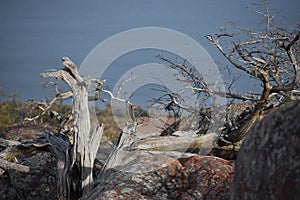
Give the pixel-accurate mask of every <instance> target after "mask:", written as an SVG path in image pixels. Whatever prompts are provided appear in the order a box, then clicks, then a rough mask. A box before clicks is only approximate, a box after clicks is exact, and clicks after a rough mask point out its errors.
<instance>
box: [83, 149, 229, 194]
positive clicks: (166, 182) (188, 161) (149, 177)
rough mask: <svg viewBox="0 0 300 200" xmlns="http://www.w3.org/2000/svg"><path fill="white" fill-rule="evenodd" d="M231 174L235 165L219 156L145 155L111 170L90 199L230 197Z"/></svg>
mask: <svg viewBox="0 0 300 200" xmlns="http://www.w3.org/2000/svg"><path fill="white" fill-rule="evenodd" d="M232 176H233V165H232V164H231V163H230V162H228V161H226V160H223V159H221V158H217V157H211V156H193V157H189V158H182V159H178V160H176V159H174V158H171V157H167V156H164V155H152V154H149V155H146V154H143V156H141V157H140V158H137V157H136V159H135V160H132V161H131V162H129V164H127V165H124V166H122V167H121V168H118V169H115V170H111V171H110V173H109V176H106V178H105V180H104V181H102V182H101V185H99V186H98V187H96V188H95V189H94V191H93V192H92V195H91V196H90V197H89V199H228V198H229V187H230V183H231V182H232Z"/></svg>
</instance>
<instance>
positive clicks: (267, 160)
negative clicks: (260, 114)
mask: <svg viewBox="0 0 300 200" xmlns="http://www.w3.org/2000/svg"><path fill="white" fill-rule="evenodd" d="M299 152H300V102H296V103H292V104H289V105H287V106H285V107H284V108H281V109H279V110H276V111H274V112H273V113H271V114H270V115H268V116H267V117H265V118H264V119H263V120H262V121H260V122H259V123H257V124H256V125H255V127H254V128H253V129H252V130H251V131H250V133H249V135H248V136H247V138H246V139H245V141H244V142H243V144H242V147H241V150H240V152H239V154H238V157H237V160H236V166H235V173H234V182H233V184H232V188H231V199H253V200H254V199H255V200H256V199H299V197H300V153H299Z"/></svg>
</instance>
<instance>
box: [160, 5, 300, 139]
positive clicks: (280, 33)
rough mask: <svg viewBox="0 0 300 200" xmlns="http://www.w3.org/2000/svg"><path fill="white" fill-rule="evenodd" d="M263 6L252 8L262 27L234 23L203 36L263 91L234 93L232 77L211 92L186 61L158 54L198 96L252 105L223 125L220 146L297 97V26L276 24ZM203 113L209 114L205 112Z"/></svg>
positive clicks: (299, 84) (299, 77)
mask: <svg viewBox="0 0 300 200" xmlns="http://www.w3.org/2000/svg"><path fill="white" fill-rule="evenodd" d="M263 8H264V11H263V12H258V11H255V12H256V13H258V14H260V15H262V17H263V20H264V22H265V23H264V25H265V26H263V27H262V28H261V30H242V29H240V28H238V27H235V26H233V27H231V28H234V29H235V30H237V31H236V32H234V30H230V31H228V28H222V30H221V32H220V33H219V34H216V35H215V36H211V35H207V36H206V38H207V39H208V40H209V41H210V42H211V43H212V44H213V45H214V46H215V47H216V48H217V49H218V51H219V52H220V53H221V54H222V55H223V56H224V57H225V59H226V60H227V61H229V62H230V63H231V67H233V68H235V69H237V70H240V71H242V72H243V73H245V74H247V75H248V76H250V77H251V78H253V79H256V80H257V81H259V82H260V83H261V87H262V92H258V93H254V92H251V93H249V92H248V93H235V92H233V91H232V89H231V88H232V86H234V83H235V80H236V79H235V78H233V81H232V82H231V83H229V84H228V88H227V91H226V92H220V91H214V90H212V89H209V87H207V85H206V83H205V81H204V79H203V77H201V76H199V75H197V74H195V73H194V71H193V70H192V68H189V67H188V66H187V65H185V63H183V64H177V63H176V62H174V61H172V60H171V59H166V58H165V57H163V56H159V58H160V59H161V60H163V61H165V62H166V63H167V64H168V65H169V66H170V67H171V68H173V69H176V70H177V71H178V73H180V74H181V75H183V77H184V79H183V81H185V82H188V83H190V85H191V86H190V89H193V90H194V91H195V92H198V94H199V96H200V94H202V95H203V96H204V97H202V98H203V99H204V100H205V98H208V97H209V96H210V94H215V95H219V96H222V97H226V98H228V99H232V100H240V101H244V102H245V101H247V102H251V103H252V104H253V108H252V109H251V110H249V112H247V113H246V114H245V113H244V114H243V116H239V118H241V117H243V119H240V120H238V121H239V123H235V124H234V123H231V124H230V125H228V126H225V127H224V130H223V133H222V135H221V137H220V139H219V142H218V143H219V144H220V145H229V144H234V143H237V142H239V141H241V140H242V139H243V138H244V137H245V136H246V135H247V133H248V132H249V130H250V129H251V128H252V127H253V125H254V124H255V123H256V122H257V121H258V120H260V119H261V118H263V117H264V116H265V115H266V114H268V113H269V112H270V111H272V110H273V109H276V108H277V107H280V106H282V105H283V104H285V103H286V102H289V101H291V100H295V99H298V100H299V98H300V96H299V95H300V90H299V87H300V69H299V56H300V48H299V47H300V42H299V40H300V31H299V27H298V28H294V29H289V28H285V27H280V26H277V25H276V24H275V16H271V14H270V12H269V9H268V5H267V3H266V2H265V3H264V4H263ZM199 103H201V102H199ZM181 107H182V108H183V107H184V106H181ZM199 114H200V113H199ZM203 114H204V116H205V115H206V116H208V114H205V113H203ZM211 123H212V122H211Z"/></svg>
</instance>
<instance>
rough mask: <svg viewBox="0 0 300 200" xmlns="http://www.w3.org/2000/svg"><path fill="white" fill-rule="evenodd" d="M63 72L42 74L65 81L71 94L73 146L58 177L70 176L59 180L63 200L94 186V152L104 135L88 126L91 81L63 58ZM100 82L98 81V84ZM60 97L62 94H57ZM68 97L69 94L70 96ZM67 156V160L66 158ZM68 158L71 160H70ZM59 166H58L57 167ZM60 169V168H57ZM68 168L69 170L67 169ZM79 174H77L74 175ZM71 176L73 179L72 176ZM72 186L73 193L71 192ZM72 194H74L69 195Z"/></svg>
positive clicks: (99, 127) (81, 193)
mask: <svg viewBox="0 0 300 200" xmlns="http://www.w3.org/2000/svg"><path fill="white" fill-rule="evenodd" d="M62 60H63V65H64V66H65V69H62V70H59V71H55V72H46V73H42V74H41V76H42V77H43V78H57V79H62V80H63V81H64V82H66V83H67V84H68V85H69V87H70V88H71V91H72V96H73V107H72V114H73V118H74V122H73V130H74V135H73V145H72V148H70V149H69V151H67V152H65V153H66V154H67V155H66V156H65V159H66V160H65V161H63V160H61V162H64V165H62V167H63V168H64V170H62V171H64V172H66V171H67V172H68V173H67V174H66V173H62V174H61V176H69V177H70V181H69V179H68V178H66V177H61V180H64V182H66V183H61V186H60V187H66V188H64V189H63V190H62V191H63V192H62V193H63V194H61V195H62V198H64V199H68V198H70V196H74V194H75V197H80V196H81V197H84V196H86V195H87V194H88V193H89V192H90V191H91V190H92V189H93V187H94V181H93V166H94V160H95V157H96V153H97V151H98V148H99V144H100V139H101V136H102V133H103V126H102V125H95V126H94V127H91V120H90V113H89V106H88V95H89V93H88V92H89V86H90V83H91V82H92V81H94V80H92V79H85V78H82V77H81V76H80V75H79V74H78V71H77V67H76V65H75V64H74V63H73V62H72V61H71V60H70V59H69V58H67V57H64V58H63V59H62ZM97 83H99V82H97ZM59 95H61V96H63V94H59ZM69 96H70V95H69ZM69 155H70V157H69ZM67 159H70V160H69V161H68V160H67ZM58 165H59V164H58ZM58 167H60V166H58ZM68 168H69V169H68ZM78 171H79V174H78V173H76V172H78ZM71 174H72V176H71ZM71 185H72V188H73V190H75V191H73V190H71V189H70V188H71ZM71 191H72V192H74V194H71Z"/></svg>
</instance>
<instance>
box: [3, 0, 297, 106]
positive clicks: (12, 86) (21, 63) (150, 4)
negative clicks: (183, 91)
mask: <svg viewBox="0 0 300 200" xmlns="http://www.w3.org/2000/svg"><path fill="white" fill-rule="evenodd" d="M247 7H249V8H247ZM270 7H271V8H272V9H273V10H274V13H275V12H277V11H279V12H280V14H281V15H282V16H285V17H286V18H287V19H288V20H287V22H285V23H288V24H291V25H294V24H295V23H296V22H299V19H300V14H299V12H298V8H299V1H296V0H288V1H280V0H274V1H271V5H270ZM256 8H257V9H258V7H257V6H256V5H254V4H253V1H250V0H246V1H239V0H232V1H230V3H229V1H223V0H212V1H198V0H190V1H182V0H173V1H157V0H154V1H148V0H128V1H116V0H112V1H103V0H99V1H96V0H88V1H79V0H76V1H71V0H66V1H58V0H51V1H50V0H45V1H40V0H28V1H17V0H12V1H1V2H0V86H2V87H4V89H5V90H6V91H8V92H10V93H15V94H17V95H18V97H19V98H20V99H21V100H23V101H25V100H27V99H32V98H33V99H37V100H39V99H45V98H51V96H52V95H53V90H51V89H44V88H43V87H42V84H43V83H44V82H46V80H42V79H41V78H40V77H39V74H40V73H41V72H43V71H45V70H46V69H49V68H53V69H59V68H61V67H62V65H61V61H60V58H61V57H62V56H69V57H70V58H71V59H72V60H73V61H74V62H75V63H76V64H77V65H78V66H80V65H81V63H82V62H83V60H84V59H85V57H86V56H87V55H88V54H89V52H90V51H91V50H93V48H94V47H95V46H96V45H98V44H99V43H100V42H102V41H104V40H105V39H107V38H109V37H110V36H112V35H114V34H117V33H120V32H122V31H126V30H129V29H132V28H139V27H163V28H168V29H172V30H176V31H179V32H181V33H183V34H186V35H188V36H189V37H191V38H193V39H194V40H196V41H197V42H198V43H199V44H201V45H202V46H203V47H204V48H205V49H206V50H207V52H208V53H209V54H210V55H211V57H212V58H213V59H214V60H215V61H224V59H223V58H222V56H221V55H220V53H218V52H217V50H216V49H215V48H214V47H213V46H212V45H211V44H210V43H209V42H208V41H207V40H206V39H205V37H204V36H205V35H207V34H212V35H213V34H214V33H217V32H218V31H219V28H220V27H222V26H224V25H226V24H228V23H229V22H235V23H236V24H238V25H240V26H242V27H244V28H257V25H258V24H259V23H260V21H259V20H260V19H259V16H258V15H257V14H255V13H253V12H252V11H251V9H256ZM172 42H174V41H172ZM160 53H162V52H161V51H155V50H141V51H136V52H132V53H130V54H127V55H124V56H122V57H120V58H119V59H118V60H116V62H114V63H113V64H112V66H111V67H110V68H109V70H108V71H107V72H106V73H105V76H104V77H103V78H105V79H107V80H108V87H109V88H110V89H111V88H112V87H113V85H114V83H115V82H116V81H117V80H118V78H119V77H121V75H122V74H123V73H125V72H126V70H128V69H130V68H131V67H132V66H136V65H139V64H143V63H149V62H161V61H160V60H159V59H157V58H156V57H155V56H156V55H158V54H160ZM225 64H228V63H226V62H225ZM234 73H237V75H238V72H234ZM146 75H147V74H145V76H146ZM239 81H240V82H239V84H237V88H238V89H241V90H249V88H255V87H256V86H255V85H254V84H255V83H253V82H251V81H250V80H248V79H246V78H245V79H244V78H242V79H240V80H239ZM241 85H242V86H243V87H241ZM151 87H152V86H148V87H147V88H143V89H140V90H138V91H137V92H136V96H135V97H134V98H136V101H137V102H138V103H141V104H143V103H144V102H145V101H147V100H149V98H151V96H152V95H153V94H151V92H153V90H151ZM64 89H67V88H66V87H65V88H64Z"/></svg>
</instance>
